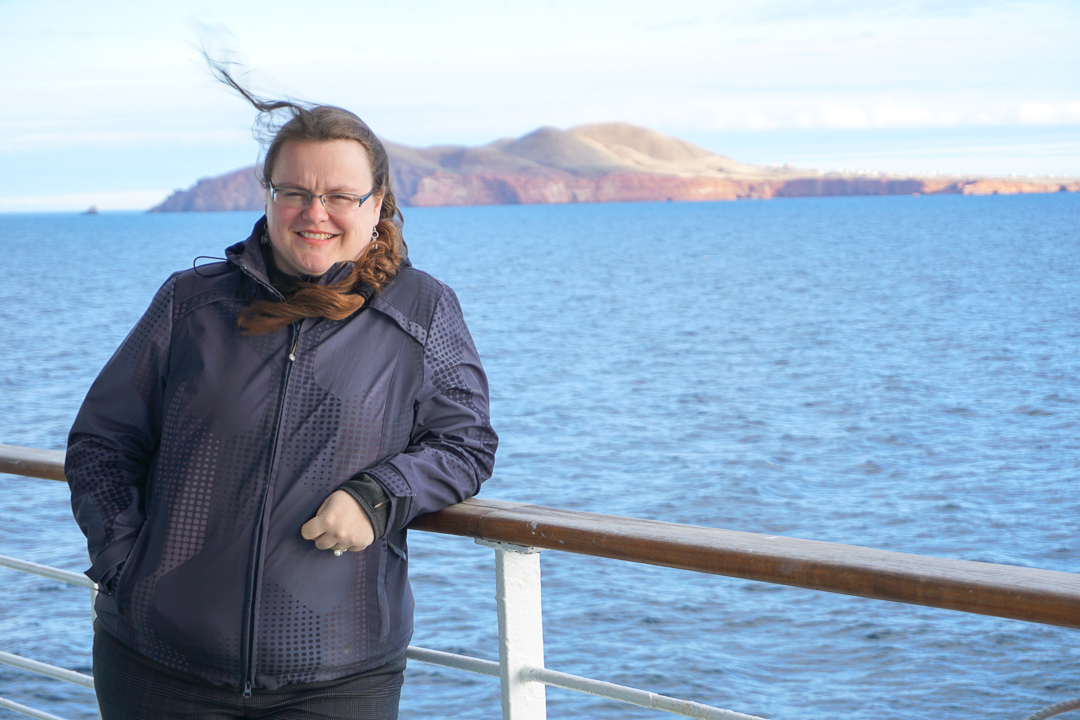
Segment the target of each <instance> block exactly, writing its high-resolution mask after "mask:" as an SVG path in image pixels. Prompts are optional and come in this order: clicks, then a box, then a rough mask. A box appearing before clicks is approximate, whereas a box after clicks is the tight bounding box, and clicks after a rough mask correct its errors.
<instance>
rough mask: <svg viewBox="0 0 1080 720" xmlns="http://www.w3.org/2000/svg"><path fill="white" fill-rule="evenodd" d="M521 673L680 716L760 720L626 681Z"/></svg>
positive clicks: (546, 671)
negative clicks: (639, 688)
mask: <svg viewBox="0 0 1080 720" xmlns="http://www.w3.org/2000/svg"><path fill="white" fill-rule="evenodd" d="M525 675H526V676H527V677H528V679H529V680H533V681H536V682H542V683H544V684H545V685H552V686H554V687H560V688H563V689H564V690H576V691H577V692H582V693H587V694H589V695H597V696H599V697H603V698H608V699H609V700H618V701H619V702H624V703H628V704H630V705H638V706H640V707H646V708H652V709H654V710H664V711H666V712H669V713H674V714H676V715H682V716H684V717H691V718H700V720H764V718H760V717H758V716H757V715H745V714H743V713H740V712H735V711H734V710H723V709H721V708H715V707H710V706H709V705H702V704H701V703H696V702H692V701H690V700H679V699H678V698H673V697H668V696H667V695H658V694H656V693H651V692H648V691H645V690H638V689H637V688H632V687H627V686H626V685H617V684H615V683H609V682H604V681H602V680H592V679H590V678H585V677H580V676H578V675H570V674H568V673H564V672H559V671H558V670H550V669H548V668H528V669H527V670H526V671H525Z"/></svg>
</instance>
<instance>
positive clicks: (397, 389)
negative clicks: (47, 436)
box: [65, 68, 498, 720]
mask: <svg viewBox="0 0 1080 720" xmlns="http://www.w3.org/2000/svg"><path fill="white" fill-rule="evenodd" d="M219 70H220V68H219ZM220 72H221V76H222V79H223V80H225V81H226V82H227V83H228V84H229V85H231V86H232V87H233V88H235V89H236V90H238V91H239V92H240V93H241V94H242V95H243V96H244V97H245V98H247V99H248V100H249V101H250V102H251V103H252V104H253V105H254V106H255V107H256V108H257V109H258V110H259V111H260V112H261V113H272V112H274V111H278V110H285V111H287V112H288V114H289V116H290V117H289V119H288V120H287V121H286V122H285V123H284V124H282V125H281V126H280V128H279V129H278V130H277V131H276V133H275V135H274V137H273V140H272V141H271V142H270V143H269V146H268V148H267V153H266V158H265V161H264V163H263V177H262V183H263V186H264V187H265V188H266V216H265V217H263V218H261V219H260V220H259V221H258V222H257V223H256V224H255V227H254V229H253V231H252V233H251V235H250V236H249V237H248V238H247V240H245V241H243V242H240V243H237V244H235V245H233V246H231V247H229V248H228V249H227V250H226V257H227V259H226V260H225V261H224V262H221V263H217V264H214V265H208V266H201V267H198V268H195V269H192V270H188V271H185V272H181V273H176V274H174V275H173V276H172V277H170V278H169V280H168V281H166V283H165V284H164V285H163V286H162V288H161V290H159V291H158V294H157V296H156V297H155V299H154V301H153V303H152V304H151V306H150V308H149V310H147V312H146V313H145V314H144V316H143V318H142V319H141V320H140V321H139V323H138V325H137V326H136V327H135V329H134V330H133V331H132V332H131V333H130V334H129V336H128V337H127V339H126V340H125V341H124V343H123V344H122V345H121V347H120V349H119V350H118V351H117V352H116V354H115V355H114V356H113V358H112V359H111V360H110V361H109V363H108V364H107V365H106V366H105V368H104V369H103V370H102V371H101V373H100V375H99V376H98V378H97V380H96V381H95V382H94V384H93V386H92V387H91V388H90V391H89V393H88V394H87V397H86V400H85V401H84V403H83V406H82V408H81V410H80V411H79V415H78V417H77V418H76V421H75V424H74V427H73V428H72V430H71V434H70V437H69V441H68V453H67V463H66V467H65V473H66V475H67V478H68V482H69V484H70V486H71V493H72V506H73V508H74V511H75V516H76V519H77V520H78V522H79V525H80V527H81V528H82V530H83V532H84V533H85V534H86V536H87V538H88V541H89V549H90V557H91V562H92V565H91V568H90V569H89V570H88V571H87V575H88V576H89V577H90V578H91V579H93V580H94V581H95V582H97V583H98V584H99V585H100V587H101V588H102V592H101V593H100V594H99V595H98V599H97V604H96V610H97V622H96V624H95V643H94V677H95V688H96V691H97V695H98V701H99V704H100V707H101V716H102V717H103V718H104V719H105V720H119V719H122V718H143V719H146V718H151V719H152V718H176V719H180V718H184V719H188V720H191V719H194V718H224V717H252V716H256V715H257V716H259V717H267V718H269V717H273V718H281V719H283V720H284V719H288V718H310V717H355V718H371V719H373V720H389V719H391V718H396V717H397V708H398V698H399V695H400V688H401V684H402V682H403V671H404V667H405V649H406V647H407V645H408V642H409V638H410V637H411V635H412V622H413V600H412V591H411V589H410V586H409V580H408V573H407V557H408V553H407V544H406V530H405V528H406V526H407V525H408V523H409V522H410V521H411V520H412V519H413V518H415V517H416V516H417V515H421V514H424V513H429V512H434V511H437V510H440V509H442V508H444V507H446V506H447V505H450V504H452V503H456V502H460V501H461V500H463V499H465V498H467V497H470V496H472V495H474V494H476V493H477V492H478V491H479V489H480V484H481V483H482V482H483V481H484V480H486V479H487V478H488V477H490V475H491V470H492V465H493V462H494V453H495V448H496V446H497V443H498V438H497V437H496V435H495V432H494V431H493V430H492V428H491V424H490V421H489V418H488V389H487V379H486V376H485V374H484V370H483V367H482V366H481V364H480V359H479V356H478V354H477V352H476V349H475V347H474V346H473V343H472V339H471V338H470V336H469V332H468V330H467V329H466V327H465V323H464V320H463V318H462V313H461V308H460V307H459V305H458V302H457V298H456V296H455V295H454V292H453V291H452V290H451V289H450V288H449V287H447V286H446V285H444V284H442V283H440V282H439V281H438V280H435V279H434V278H432V277H431V276H429V275H427V274H426V273H423V272H421V271H419V270H417V269H415V268H413V267H412V266H411V265H410V263H409V262H408V260H407V258H406V247H405V244H404V241H403V239H402V236H401V229H400V226H401V215H400V212H399V211H398V209H397V205H396V203H395V201H394V194H393V189H392V187H391V184H390V170H389V161H388V159H387V155H386V151H385V149H384V147H383V144H382V143H381V142H380V141H379V139H378V138H377V137H376V136H375V135H374V133H372V132H371V130H370V129H369V128H368V127H367V125H366V124H364V122H363V121H362V120H360V118H358V117H357V116H356V115H354V114H352V113H350V112H348V111H347V110H343V109H341V108H336V107H329V106H311V107H304V106H301V105H299V104H296V103H292V102H267V101H263V100H261V99H258V98H255V97H254V96H252V95H251V94H250V93H249V92H247V91H246V90H245V89H244V88H242V87H241V86H239V85H238V84H237V83H236V82H235V81H233V79H232V77H230V76H229V75H228V73H226V72H224V71H223V70H220Z"/></svg>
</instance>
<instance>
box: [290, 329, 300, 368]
mask: <svg viewBox="0 0 1080 720" xmlns="http://www.w3.org/2000/svg"><path fill="white" fill-rule="evenodd" d="M299 344H300V334H299V333H297V335H296V337H295V338H293V344H292V350H290V351H289V362H293V361H294V360H296V346H297V345H299Z"/></svg>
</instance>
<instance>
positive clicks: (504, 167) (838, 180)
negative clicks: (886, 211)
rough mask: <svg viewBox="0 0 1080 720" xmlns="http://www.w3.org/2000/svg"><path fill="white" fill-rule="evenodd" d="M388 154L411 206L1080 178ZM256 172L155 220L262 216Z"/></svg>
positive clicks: (181, 193)
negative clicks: (178, 215) (211, 214)
mask: <svg viewBox="0 0 1080 720" xmlns="http://www.w3.org/2000/svg"><path fill="white" fill-rule="evenodd" d="M386 149H387V152H388V154H389V155H390V167H391V176H392V181H393V185H394V192H395V195H396V196H397V199H398V202H399V204H401V205H412V206H437V205H506V204H543V203H572V202H617V201H663V200H735V199H740V198H762V199H764V198H773V197H806V196H820V195H909V194H915V193H924V194H931V193H963V194H968V195H971V194H979V195H987V194H1014V193H1027V192H1077V191H1080V180H1069V181H1064V182H1063V181H1059V180H1054V179H1051V178H1033V179H1028V180H1016V179H1011V178H986V177H974V176H972V177H961V176H956V177H934V178H923V177H897V176H891V175H881V174H879V173H871V174H863V175H859V174H837V173H824V172H821V171H816V170H794V169H790V168H785V169H777V168H766V167H761V166H758V165H749V164H746V163H741V162H738V161H736V160H732V159H731V158H728V157H725V156H723V155H719V154H717V153H714V152H712V151H710V150H706V149H705V148H702V147H699V146H697V145H694V144H693V143H690V142H687V141H685V140H680V139H678V138H674V137H670V136H668V135H664V134H662V133H659V132H656V131H655V130H649V129H648V128H642V127H638V126H635V125H630V124H627V123H599V124H593V125H581V126H578V127H574V128H570V129H569V130H560V129H558V128H552V127H543V128H539V129H538V130H535V131H533V132H531V133H529V134H527V135H524V136H522V137H520V138H504V139H501V140H497V141H495V142H493V143H490V144H488V145H481V146H478V147H469V146H462V145H437V146H433V147H427V148H414V147H410V146H407V145H397V144H394V143H386ZM253 171H254V168H243V169H241V170H237V171H235V172H232V173H229V174H227V175H221V176H219V177H214V178H205V179H202V180H199V181H198V183H196V184H195V185H194V186H193V187H192V188H190V189H188V190H178V191H176V192H175V193H173V194H172V195H171V196H170V197H169V198H168V199H167V200H165V202H163V203H162V204H161V205H158V206H157V207H155V208H153V209H151V212H185V211H201V210H261V209H262V208H263V205H264V202H265V199H264V198H265V194H264V191H263V189H262V187H261V186H260V185H259V183H258V182H257V181H256V180H255V175H254V172H253Z"/></svg>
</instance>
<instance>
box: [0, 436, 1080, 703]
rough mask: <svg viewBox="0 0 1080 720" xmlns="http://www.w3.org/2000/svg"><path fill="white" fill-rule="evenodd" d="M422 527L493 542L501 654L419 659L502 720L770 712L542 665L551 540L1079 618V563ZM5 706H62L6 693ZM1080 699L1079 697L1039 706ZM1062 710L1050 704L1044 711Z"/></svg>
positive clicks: (562, 527) (769, 576)
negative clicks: (611, 711) (457, 679)
mask: <svg viewBox="0 0 1080 720" xmlns="http://www.w3.org/2000/svg"><path fill="white" fill-rule="evenodd" d="M63 458H64V453H63V452H60V451H50V450H37V449H32V448H23V447H17V446H13V445H3V444H0V473H8V474H13V475H25V476H29V477H37V478H44V479H51V480H63V479H64V475H63ZM410 529H413V530H422V531H426V532H435V533H442V534H448V535H458V536H461V537H468V538H473V539H474V540H475V541H476V542H478V543H480V544H482V545H487V546H490V547H492V548H494V550H495V557H496V584H497V588H496V599H497V606H498V616H499V662H498V663H495V662H492V661H488V660H481V659H478V658H472V657H467V656H464V655H455V654H452V653H445V652H440V651H437V650H429V649H426V648H419V647H410V648H409V650H408V653H407V654H408V657H409V659H411V660H415V661H417V662H423V663H430V664H434V665H440V666H443V667H448V668H454V669H458V670H464V671H468V672H473V673H479V674H482V675H489V676H492V677H498V678H499V679H500V683H501V689H502V708H503V718H504V720H544V718H546V701H545V687H546V686H548V685H551V686H554V687H560V688H565V689H569V690H576V691H579V692H584V693H589V694H592V695H598V696H600V697H604V698H608V699H612V700H618V701H621V702H626V703H631V704H634V705H640V706H642V707H648V708H654V709H657V710H663V711H666V712H670V713H674V714H677V715H683V716H686V717H693V718H703V719H709V720H760V718H757V719H755V718H754V716H750V715H745V714H742V713H738V712H734V711H731V710H723V709H720V708H714V707H710V706H707V705H702V704H700V703H695V702H691V701H688V700H680V699H677V698H671V697H667V696H663V695H657V694H655V693H649V692H646V691H644V690H639V689H636V688H631V687H626V686H623V685H615V684H613V683H606V682H602V681H599V680H592V679H589V678H584V677H580V676H576V675H570V674H567V673H562V672H558V671H555V670H551V669H548V668H546V667H544V646H543V623H542V620H541V613H540V608H541V604H540V559H539V552H540V551H541V550H544V549H551V550H559V551H562V552H570V553H578V554H582V555H591V556H595V557H604V558H611V559H616V560H623V561H627V562H636V563H644V564H649V565H658V566H663V567H671V568H677V569H681V570H689V571H694V572H700V573H708V574H714V575H724V576H728V577H737V578H743V579H747V580H757V581H761V582H767V583H775V584H781V585H790V586H794V587H801V588H808V589H812V590H820V591H825V592H834V593H842V594H846V595H856V596H860V597H865V598H873V599H877V600H890V601H894V602H902V603H910V604H915V605H924V606H927V607H934V608H942V609H948V610H958V611H961V612H967V613H976V614H981V615H990V616H995V617H1001V618H1010V619H1014V620H1022V621H1026V622H1033V623H1044V624H1049V625H1058V626H1062V627H1070V628H1078V629H1080V574H1076V573H1065V572H1057V571H1053V570H1040V569H1036V568H1025V567H1017V566H1012V565H996V564H991V563H981V562H972V561H968V560H951V559H945V558H936V557H928V556H923V555H912V554H907V553H896V552H890V551H886V550H875V549H871V548H864V547H857V546H852V545H840V544H836V543H826V542H818V541H814V540H801V539H795V538H786V537H780V536H775V535H759V534H755V533H746V532H736V531H731V530H720V529H716V528H704V527H696V526H690V525H677V524H673V523H664V522H657V521H651V520H640V519H635V518H625V517H616V516H610V515H597V514H593V513H584V512H576V511H569V510H558V509H554V508H550V507H544V506H540V505H528V504H522V503H512V502H505V501H498V500H487V499H478V498H473V499H470V500H466V501H465V502H463V503H460V504H458V505H454V506H452V507H449V508H446V509H445V510H443V511H441V512H439V513H435V514H432V515H425V516H422V517H419V518H417V519H416V520H414V521H413V523H412V524H411V526H410ZM0 565H3V566H6V567H10V568H14V569H18V570H23V571H25V572H32V573H36V574H41V575H45V576H46V577H51V578H53V579H57V580H62V581H64V582H71V583H72V584H75V585H81V586H83V587H93V583H90V581H89V580H87V579H86V578H85V577H83V576H81V575H76V574H75V573H68V572H66V571H63V570H56V569H54V568H48V567H46V566H42V565H37V564H35V563H28V562H26V561H22V560H15V559H12V558H3V557H2V556H0ZM0 662H3V663H8V664H12V665H17V666H19V667H23V668H25V669H28V670H32V671H35V672H40V673H42V674H44V675H49V676H51V677H56V678H59V679H63V680H67V681H69V682H75V683H77V684H80V685H84V686H86V687H93V679H92V678H90V677H88V676H86V675H81V674H79V673H74V672H72V671H70V670H64V669H62V668H54V667H52V666H49V665H46V664H44V663H37V662H36V661H32V660H27V659H25V658H19V657H18V656H15V655H11V654H10V653H0ZM0 707H8V708H10V709H13V710H18V711H20V712H25V713H27V714H30V715H32V716H34V717H41V718H53V717H54V716H51V715H48V714H46V713H41V712H40V711H37V710H33V709H31V708H26V707H25V706H22V705H19V704H18V703H14V702H12V701H9V700H4V699H3V698H0ZM1078 707H1080V702H1077V701H1069V702H1068V703H1060V704H1059V705H1057V706H1054V707H1053V708H1047V710H1046V711H1043V712H1042V713H1037V714H1036V715H1033V716H1031V718H1036V717H1038V718H1046V717H1050V715H1051V714H1058V713H1060V712H1066V711H1067V710H1071V709H1075V708H1078ZM1050 710H1054V712H1051V713H1050V714H1045V713H1046V712H1048V711H1050Z"/></svg>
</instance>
